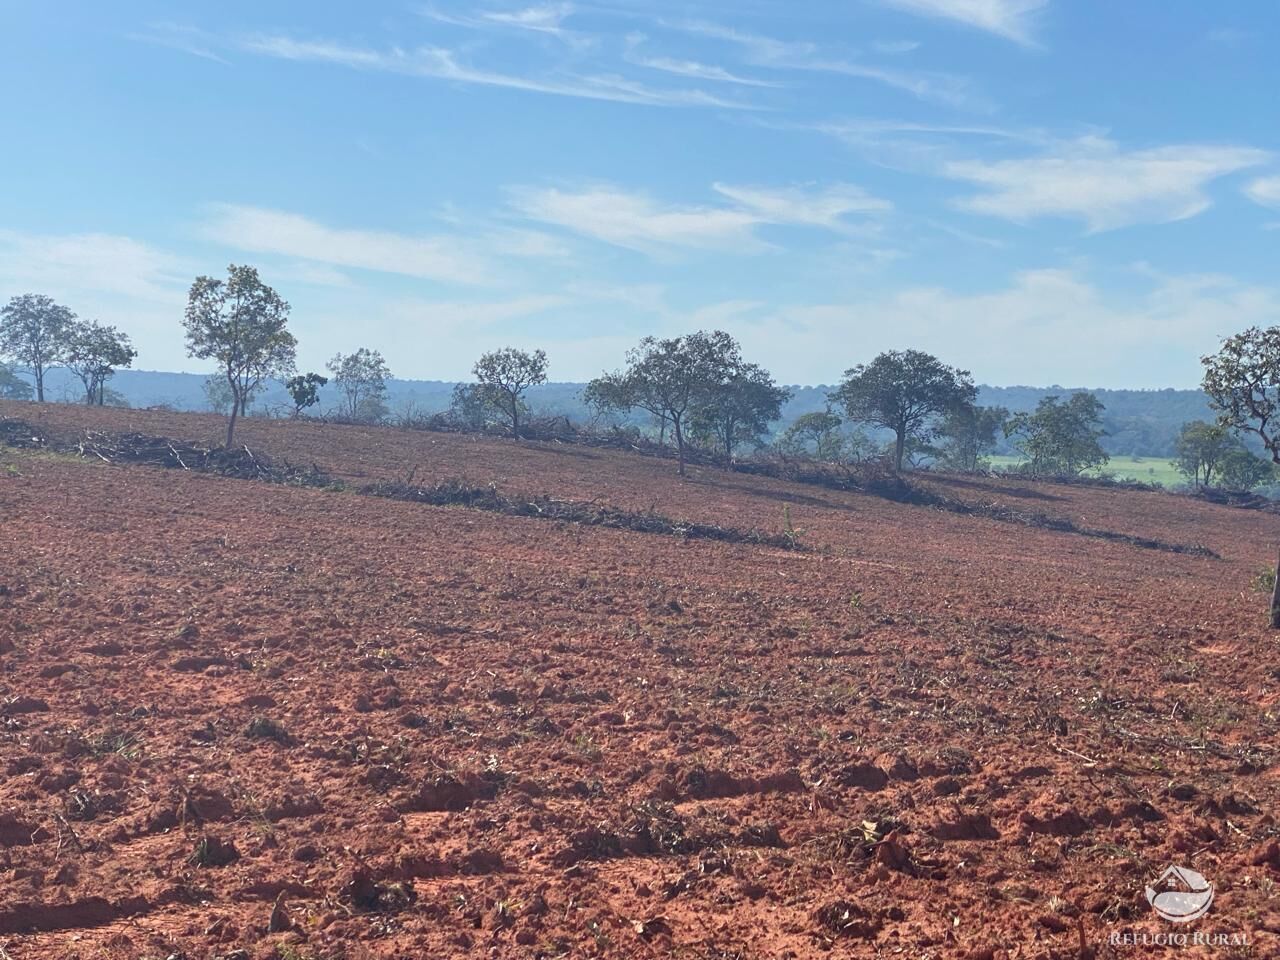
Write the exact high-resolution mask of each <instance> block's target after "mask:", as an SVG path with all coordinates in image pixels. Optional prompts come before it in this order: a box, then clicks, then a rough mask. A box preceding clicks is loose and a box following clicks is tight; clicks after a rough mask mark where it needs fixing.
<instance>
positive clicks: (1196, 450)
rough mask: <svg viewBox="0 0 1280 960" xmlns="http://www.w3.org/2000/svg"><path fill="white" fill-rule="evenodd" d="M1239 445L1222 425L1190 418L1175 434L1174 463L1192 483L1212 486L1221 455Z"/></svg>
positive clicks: (1199, 485) (1198, 485)
mask: <svg viewBox="0 0 1280 960" xmlns="http://www.w3.org/2000/svg"><path fill="white" fill-rule="evenodd" d="M1239 446H1240V443H1239V441H1238V440H1236V438H1235V437H1233V436H1232V435H1231V431H1230V430H1228V429H1227V428H1226V427H1224V426H1223V425H1222V424H1220V423H1205V422H1204V421H1203V420H1192V421H1191V422H1189V423H1184V424H1183V425H1182V432H1181V433H1179V434H1178V439H1177V441H1176V446H1175V449H1176V451H1177V459H1176V460H1174V466H1176V467H1177V468H1178V472H1179V473H1181V474H1182V475H1183V476H1184V477H1186V478H1187V479H1188V480H1190V481H1191V482H1192V483H1193V484H1194V485H1195V486H1197V487H1208V486H1212V485H1213V477H1214V474H1215V473H1216V472H1217V471H1218V469H1219V467H1220V466H1221V464H1222V460H1223V458H1224V457H1225V456H1226V455H1227V454H1229V453H1230V452H1231V451H1232V450H1234V449H1236V448H1238V447H1239Z"/></svg>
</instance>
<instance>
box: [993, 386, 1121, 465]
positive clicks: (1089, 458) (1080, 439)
mask: <svg viewBox="0 0 1280 960" xmlns="http://www.w3.org/2000/svg"><path fill="white" fill-rule="evenodd" d="M1104 409H1106V408H1105V407H1103V405H1102V402H1101V401H1100V400H1099V399H1098V398H1097V397H1095V396H1094V395H1093V394H1092V393H1089V392H1087V391H1083V390H1082V391H1077V392H1076V393H1073V394H1072V395H1071V399H1069V400H1067V401H1066V402H1065V403H1064V402H1063V401H1062V400H1061V399H1060V398H1059V397H1057V396H1056V395H1055V396H1048V397H1044V398H1043V399H1042V400H1041V401H1040V403H1039V404H1038V405H1037V406H1036V409H1035V412H1034V413H1019V414H1016V415H1015V416H1014V417H1012V418H1011V419H1010V420H1009V422H1008V423H1007V424H1006V425H1005V435H1006V436H1012V437H1017V438H1018V439H1017V445H1018V449H1019V450H1021V451H1022V453H1023V455H1024V456H1026V457H1027V459H1028V461H1029V468H1030V470H1031V472H1032V473H1035V474H1039V475H1041V476H1071V477H1074V476H1078V475H1079V474H1080V473H1081V471H1084V470H1088V469H1089V468H1090V467H1100V466H1102V465H1103V464H1105V463H1106V462H1107V461H1108V460H1110V459H1111V458H1110V457H1109V456H1107V454H1106V451H1104V450H1103V449H1102V445H1101V444H1100V443H1099V441H1100V440H1101V439H1102V437H1104V436H1106V431H1104V430H1103V429H1102V412H1103V410H1104Z"/></svg>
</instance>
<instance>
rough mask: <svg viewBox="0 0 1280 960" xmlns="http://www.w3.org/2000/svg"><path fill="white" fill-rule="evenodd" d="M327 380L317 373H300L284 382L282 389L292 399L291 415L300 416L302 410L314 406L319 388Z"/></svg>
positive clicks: (318, 400)
mask: <svg viewBox="0 0 1280 960" xmlns="http://www.w3.org/2000/svg"><path fill="white" fill-rule="evenodd" d="M328 382H329V378H328V377H326V376H322V375H321V374H318V373H300V374H298V375H297V376H295V377H290V378H289V379H288V380H286V381H285V382H284V389H285V391H286V392H287V393H288V394H289V399H291V400H292V401H293V415H294V416H295V417H300V416H302V411H303V410H306V409H308V408H309V407H314V406H315V405H316V404H317V403H319V402H320V388H321V387H323V386H324V385H325V384H327V383H328Z"/></svg>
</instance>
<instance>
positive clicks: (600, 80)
mask: <svg viewBox="0 0 1280 960" xmlns="http://www.w3.org/2000/svg"><path fill="white" fill-rule="evenodd" d="M241 46H242V48H243V49H245V50H247V51H249V52H251V53H256V54H259V55H262V56H268V57H275V58H277V59H281V60H292V61H301V62H315V63H331V64H337V65H340V66H345V67H351V68H353V69H359V70H378V71H383V72H388V73H400V74H405V75H407V76H416V77H431V78H434V79H439V80H450V81H453V82H456V83H464V84H472V85H476V86H486V87H503V88H507V89H513V90H524V91H527V92H530V93H543V94H550V95H552V96H560V97H578V98H583V99H588V100H606V101H612V102H614V103H632V104H642V105H646V106H655V107H717V108H720V109H726V110H751V109H755V108H754V107H753V105H751V104H749V103H744V102H741V101H734V100H726V99H723V98H721V97H717V96H714V95H712V94H709V93H706V92H704V91H702V90H667V89H658V88H654V87H649V86H646V85H644V84H642V83H639V82H636V81H633V80H629V79H627V78H625V77H620V76H614V75H608V74H597V75H573V74H570V75H565V76H563V77H557V78H545V77H538V76H524V75H520V74H514V73H502V72H499V71H492V70H484V69H481V68H477V67H472V66H469V65H467V64H464V63H460V62H459V61H458V59H457V56H456V54H455V53H454V51H452V50H448V49H445V48H443V47H418V48H417V49H415V50H411V51H406V50H402V49H400V48H398V47H394V48H391V49H389V50H374V49H369V48H366V47H353V46H348V45H346V44H341V43H333V42H328V41H310V40H296V39H293V38H291V37H285V36H262V37H253V38H249V39H246V40H244V41H242V42H241Z"/></svg>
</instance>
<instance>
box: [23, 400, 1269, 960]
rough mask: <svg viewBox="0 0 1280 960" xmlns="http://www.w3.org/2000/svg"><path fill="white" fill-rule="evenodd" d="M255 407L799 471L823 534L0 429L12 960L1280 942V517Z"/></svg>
mask: <svg viewBox="0 0 1280 960" xmlns="http://www.w3.org/2000/svg"><path fill="white" fill-rule="evenodd" d="M0 416H9V417H21V418H22V419H24V420H26V421H28V422H31V423H36V424H42V425H43V426H44V427H46V428H48V429H55V428H56V429H64V430H65V429H79V428H82V427H88V428H92V429H98V430H111V431H117V432H123V431H128V430H136V431H139V432H144V433H147V434H153V435H165V436H171V437H176V438H184V439H208V440H213V439H215V438H216V437H217V434H218V432H219V430H220V428H221V421H220V420H218V419H217V418H211V417H200V416H195V415H175V414H163V413H148V412H134V411H111V410H84V409H78V408H72V407H55V406H44V407H38V406H36V405H31V404H0ZM242 431H243V432H242V433H241V435H240V439H241V440H242V441H243V442H244V443H246V444H248V445H249V446H250V447H251V448H252V449H253V450H254V452H255V453H257V454H262V455H265V456H268V457H272V458H275V459H287V460H290V461H292V462H295V463H301V464H306V465H310V464H311V463H312V462H314V463H315V464H317V465H319V466H320V467H321V468H323V469H325V470H327V471H328V472H330V473H332V474H334V475H336V476H341V477H345V478H348V479H369V478H395V477H400V478H403V477H405V476H406V475H407V474H408V473H409V471H410V470H411V469H414V468H416V476H417V478H418V480H419V481H423V480H429V479H438V478H445V477H450V478H464V479H467V480H469V481H472V482H475V483H488V482H491V481H492V482H496V483H497V484H498V486H499V488H500V489H502V490H503V491H504V492H506V493H509V494H527V495H530V496H534V495H550V496H554V497H564V498H571V499H580V500H596V501H598V502H600V503H604V504H608V505H611V506H617V507H623V508H628V509H638V510H648V509H650V508H653V509H655V510H656V511H657V512H659V513H661V514H664V515H666V516H668V517H675V518H680V519H686V520H697V521H707V522H715V523H720V524H725V525H732V526H736V527H740V528H744V529H750V528H757V529H760V530H764V531H767V532H771V533H777V532H780V531H781V530H782V529H783V527H784V524H785V523H786V522H787V521H786V520H784V508H785V510H786V512H787V514H788V515H789V518H790V523H791V524H792V525H793V526H794V527H795V528H797V529H798V530H799V531H801V533H800V537H799V539H800V542H801V544H802V547H803V548H802V549H801V550H798V551H787V550H781V549H776V548H771V547H762V546H753V545H746V544H726V543H716V542H707V541H691V540H690V541H686V540H680V539H676V538H673V537H669V536H662V535H651V534H642V533H634V532H630V531H626V530H613V529H601V528H592V527H584V526H579V525H574V524H569V523H557V522H550V521H546V520H540V519H523V518H512V517H507V516H501V515H496V514H491V513H483V512H480V511H476V510H471V509H466V508H461V507H444V508H438V507H430V506H423V505H419V504H412V503H401V502H395V501H389V500H381V499H375V498H372V497H367V496H361V495H359V494H356V493H353V492H350V491H349V490H348V491H341V490H323V489H295V488H290V487H283V486H275V485H270V484H265V483H258V482H252V481H241V480H234V479H221V478H217V477H212V476H207V475H196V474H191V473H184V472H182V471H180V470H164V469H160V468H150V467H137V466H116V465H107V464H102V463H98V462H88V461H83V460H79V459H76V458H73V457H69V456H65V455H55V454H47V453H31V452H24V451H16V450H6V449H3V448H0V518H2V521H3V526H2V527H0V774H2V779H0V957H10V958H13V960H25V958H41V960H43V958H63V957H66V958H70V957H78V958H97V957H102V958H130V960H133V958H142V957H147V958H157V960H160V958H167V957H185V958H191V960H195V958H206V957H224V958H246V957H248V958H278V960H303V958H316V960H319V958H339V957H345V958H391V957H397V958H419V957H423V958H435V957H454V956H467V957H504V958H505V957H527V958H551V957H592V956H600V957H630V958H640V957H687V958H778V957H793V958H804V957H814V956H832V957H906V958H951V957H965V958H974V960H976V958H1000V957H1004V958H1068V957H1069V958H1078V957H1088V956H1093V957H1147V956H1180V957H1196V956H1214V957H1221V958H1236V960H1238V958H1244V957H1251V958H1267V957H1275V956H1280V848H1278V847H1277V840H1278V839H1280V825H1277V823H1276V820H1275V814H1276V811H1277V799H1278V798H1280V739H1278V734H1280V642H1278V641H1277V636H1276V634H1273V633H1271V632H1269V631H1267V630H1266V629H1265V604H1266V601H1265V597H1264V596H1263V594H1261V593H1260V592H1258V591H1257V590H1255V589H1253V588H1252V587H1251V581H1252V580H1253V579H1254V578H1255V576H1256V575H1257V574H1258V572H1259V569H1260V568H1261V567H1262V566H1263V565H1264V564H1265V563H1267V562H1268V561H1271V560H1272V558H1273V556H1274V551H1275V547H1276V545H1277V544H1278V543H1280V518H1278V517H1275V516H1272V515H1269V514H1264V513H1259V512H1253V511H1247V510H1240V509H1231V508H1227V507H1217V506H1212V505H1208V504H1204V503H1200V502H1197V501H1193V500H1190V499H1187V498H1181V497H1176V496H1173V495H1168V494H1162V493H1146V492H1133V491H1123V490H1110V489H1099V488H1093V487H1077V486H1058V485H1051V484H1031V483H1023V482H1012V481H988V480H980V479H979V480H970V479H963V480H962V479H959V478H953V479H947V478H938V479H936V480H931V481H928V482H929V483H931V484H933V485H934V486H935V487H936V489H938V490H940V491H943V490H945V492H946V493H947V494H948V495H950V496H952V497H958V498H961V499H964V500H968V501H971V502H973V503H999V504H1002V505H1005V506H1010V507H1015V508H1017V509H1020V510H1021V509H1025V510H1028V511H1033V512H1036V513H1042V514H1046V515H1049V516H1052V517H1061V518H1067V519H1070V520H1072V521H1074V522H1075V523H1076V524H1077V525H1079V526H1081V527H1088V528H1091V529H1095V530H1111V531H1116V532H1121V533H1126V534H1133V535H1136V536H1141V537H1149V538H1154V539H1158V540H1160V541H1164V542H1166V543H1170V544H1202V545H1204V546H1206V547H1208V548H1210V549H1211V550H1213V551H1215V552H1216V553H1217V554H1218V556H1216V557H1215V556H1198V555H1192V554H1180V553H1172V552H1168V551H1165V550H1158V549H1149V548H1143V547H1139V546H1135V545H1132V544H1129V543H1124V542H1114V541H1107V540H1102V539H1097V538H1093V537H1087V536H1081V535H1078V534H1074V533H1065V532H1054V531H1051V530H1046V529H1038V528H1035V527H1028V526H1022V525H1018V524H1013V523H1007V522H1000V521H997V520H993V519H986V518H982V517H967V516H961V515H957V514H955V513H949V512H942V511H940V510H937V509H931V508H927V507H922V506H912V505H907V504H899V503H893V502H888V501H886V500H882V499H878V498H876V497H873V496H869V495H864V494H858V493H841V492H835V491H832V490H827V489H823V488H818V487H813V486H800V485H795V484H789V483H785V482H781V481H774V480H766V479H761V478H755V477H750V476H745V475H740V474H733V473H727V472H723V471H719V470H714V469H709V468H694V469H692V471H691V475H690V477H689V478H687V479H684V480H682V479H680V478H678V477H677V476H675V469H674V464H673V463H671V462H670V461H665V460H661V459H656V458H649V457H641V456H638V455H635V454H632V453H628V452H620V451H614V450H604V449H594V448H587V447H581V446H574V445H567V444H542V443H531V442H526V443H514V442H511V441H504V440H497V439H478V438H473V437H463V436H454V435H445V434H434V433H419V432H408V431H397V430H391V429H361V428H353V427H338V426H325V425H313V424H296V423H281V422H269V421H258V420H249V421H247V422H245V423H244V424H243V426H242ZM1171 864H1174V865H1180V866H1184V867H1189V868H1191V869H1193V870H1196V871H1198V872H1200V873H1201V874H1203V875H1204V876H1205V877H1206V878H1208V879H1209V880H1211V881H1212V882H1213V884H1214V887H1215V899H1214V902H1213V904H1212V907H1211V908H1210V910H1209V912H1208V913H1207V915H1205V916H1204V917H1203V918H1202V919H1199V920H1197V921H1195V922H1194V923H1192V924H1188V925H1175V924H1171V923H1169V922H1168V921H1166V920H1163V919H1161V918H1160V917H1158V916H1157V915H1156V914H1155V913H1154V912H1153V911H1152V908H1151V906H1150V905H1149V904H1148V902H1147V898H1146V896H1145V895H1144V888H1145V887H1146V885H1147V884H1149V883H1151V882H1152V881H1154V880H1155V879H1156V878H1157V877H1158V876H1159V875H1160V873H1161V872H1162V871H1163V870H1164V869H1165V867H1167V866H1169V865H1171ZM1197 934H1198V935H1199V936H1200V937H1201V938H1205V937H1209V938H1215V939H1218V940H1222V941H1224V942H1220V943H1217V944H1215V945H1212V946H1204V945H1196V943H1195V942H1194V939H1193V938H1194V937H1195V936H1196V935H1197ZM1170 935H1173V936H1174V938H1175V939H1176V938H1177V937H1178V936H1179V935H1185V936H1186V939H1187V941H1188V945H1187V946H1176V945H1173V946H1166V945H1162V943H1163V941H1160V942H1156V941H1157V940H1160V938H1164V939H1165V940H1167V939H1168V938H1169V937H1170ZM1126 938H1128V939H1127V940H1126ZM1143 938H1146V939H1147V941H1148V942H1147V943H1145V944H1142V943H1139V944H1138V945H1134V944H1133V943H1132V942H1131V941H1133V940H1138V941H1142V940H1143ZM1116 941H1119V942H1116Z"/></svg>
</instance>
